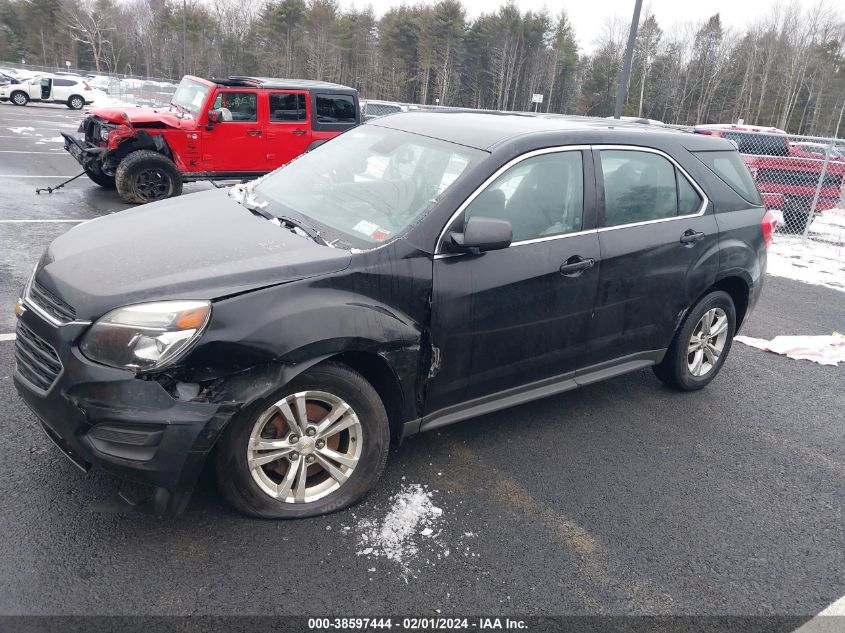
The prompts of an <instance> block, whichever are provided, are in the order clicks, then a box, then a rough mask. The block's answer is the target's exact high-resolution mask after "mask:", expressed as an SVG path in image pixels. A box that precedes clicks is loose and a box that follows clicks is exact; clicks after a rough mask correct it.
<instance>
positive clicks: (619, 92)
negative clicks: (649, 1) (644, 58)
mask: <svg viewBox="0 0 845 633" xmlns="http://www.w3.org/2000/svg"><path fill="white" fill-rule="evenodd" d="M642 8H643V0H635V3H634V17H633V18H631V30H630V31H629V32H628V46H627V47H625V61H624V62H623V63H622V73H621V74H620V75H619V85H618V86H617V87H616V107H615V108H614V109H613V118H614V119H618V118H620V117H621V116H622V104H623V103H625V95H626V94H627V93H628V79H629V78H630V77H631V60H632V59H633V58H634V45H635V44H636V43H637V27H639V25H640V9H642Z"/></svg>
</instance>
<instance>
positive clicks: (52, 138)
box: [35, 136, 65, 145]
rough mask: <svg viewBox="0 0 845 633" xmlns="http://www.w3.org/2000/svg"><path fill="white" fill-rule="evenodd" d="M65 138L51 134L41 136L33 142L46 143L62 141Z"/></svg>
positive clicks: (37, 143)
mask: <svg viewBox="0 0 845 633" xmlns="http://www.w3.org/2000/svg"><path fill="white" fill-rule="evenodd" d="M64 140H65V139H63V138H62V137H61V136H51V137H50V138H41V139H38V140H37V141H36V142H35V144H36V145H46V144H47V143H63V142H64Z"/></svg>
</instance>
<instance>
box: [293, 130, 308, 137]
mask: <svg viewBox="0 0 845 633" xmlns="http://www.w3.org/2000/svg"><path fill="white" fill-rule="evenodd" d="M307 133H308V131H307V130H294V131H293V132H292V134H296V135H297V136H302V135H303V134H307Z"/></svg>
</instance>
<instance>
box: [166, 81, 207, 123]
mask: <svg viewBox="0 0 845 633" xmlns="http://www.w3.org/2000/svg"><path fill="white" fill-rule="evenodd" d="M209 90H210V88H209V87H208V86H206V85H203V84H201V83H199V82H198V81H193V80H191V79H183V80H182V81H180V82H179V87H178V88H176V93H175V94H174V95H173V99H171V101H170V103H172V104H173V105H177V106H180V107H181V108H184V109H185V110H187V111H188V112H190V113H191V114H193V115H194V116H196V115H198V114H199V112H200V108H202V104H203V103H205V98H206V97H207V96H208V91H209Z"/></svg>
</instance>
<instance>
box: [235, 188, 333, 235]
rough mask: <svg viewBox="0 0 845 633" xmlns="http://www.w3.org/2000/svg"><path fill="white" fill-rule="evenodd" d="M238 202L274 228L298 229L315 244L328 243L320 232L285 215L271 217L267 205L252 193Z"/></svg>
mask: <svg viewBox="0 0 845 633" xmlns="http://www.w3.org/2000/svg"><path fill="white" fill-rule="evenodd" d="M239 202H240V203H241V205H243V206H244V207H246V209H247V210H249V211H251V212H252V213H254V214H255V215H258V216H260V217H262V218H264V219H265V220H269V221H270V222H272V223H273V224H275V225H276V226H282V225H284V226H286V227H287V228H288V229H290V230H291V231H293V230H294V229H299V230H300V231H302V232H303V233H305V235H307V236H308V237H310V238H311V239H312V240H314V241H315V242H317V244H319V245H320V246H328V242H326V240H324V239H323V236H322V235H320V232H319V231H318V230H317V229H314V228H312V227H310V226H308V225H307V224H303V223H302V222H300V221H298V220H294V219H293V218H290V217H288V216H285V215H273V214H272V213H270V212H269V211H267V210H266V209H265V207H266V206H267V203H266V202H259V201H258V200H256V198H255V194H253V193H252V192H248V193H247V194H246V195H245V196H244V199H243V200H240V201H239Z"/></svg>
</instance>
